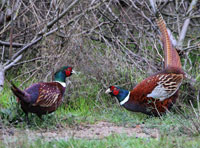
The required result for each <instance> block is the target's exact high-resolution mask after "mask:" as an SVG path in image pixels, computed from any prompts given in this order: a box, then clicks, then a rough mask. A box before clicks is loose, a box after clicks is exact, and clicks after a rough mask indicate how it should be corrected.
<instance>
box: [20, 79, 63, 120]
mask: <svg viewBox="0 0 200 148" xmlns="http://www.w3.org/2000/svg"><path fill="white" fill-rule="evenodd" d="M24 92H25V93H27V94H28V95H27V96H26V97H25V98H26V99H19V98H18V100H19V103H20V104H21V108H22V110H23V111H24V112H25V113H26V114H27V113H28V112H30V113H35V114H37V115H38V116H39V117H41V115H43V114H47V113H52V112H54V111H55V110H56V109H57V108H58V107H59V106H60V104H61V103H62V99H63V95H64V92H65V87H63V86H62V85H61V84H60V83H58V82H47V83H42V82H40V83H36V84H33V85H32V86H31V87H29V88H27V89H25V90H24Z"/></svg>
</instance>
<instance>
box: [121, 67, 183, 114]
mask: <svg viewBox="0 0 200 148" xmlns="http://www.w3.org/2000/svg"><path fill="white" fill-rule="evenodd" d="M165 75H169V76H170V75H179V77H178V78H179V79H180V81H181V80H182V79H183V77H184V72H183V71H181V70H177V69H176V68H167V69H165V70H163V71H161V72H159V73H156V74H154V75H152V76H150V77H148V78H146V79H144V80H143V81H142V82H140V83H139V84H138V85H136V87H135V88H134V89H133V90H132V91H131V92H130V98H129V101H128V102H126V103H125V104H124V105H123V106H124V107H125V108H126V109H127V110H130V111H134V112H143V113H145V114H148V115H154V116H159V115H162V114H163V113H166V111H167V110H170V109H171V107H172V106H173V104H174V103H176V99H177V98H178V90H177V91H176V92H175V93H174V94H173V95H172V96H171V97H169V98H167V99H165V100H163V101H160V100H159V98H157V99H155V98H151V97H147V95H148V94H150V93H151V92H152V91H153V89H154V88H155V87H156V86H157V82H159V78H160V77H161V76H165ZM166 78H167V77H166Z"/></svg>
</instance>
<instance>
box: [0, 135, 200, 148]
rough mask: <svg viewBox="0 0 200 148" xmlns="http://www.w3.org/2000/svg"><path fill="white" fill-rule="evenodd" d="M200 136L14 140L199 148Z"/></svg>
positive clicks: (20, 145)
mask: <svg viewBox="0 0 200 148" xmlns="http://www.w3.org/2000/svg"><path fill="white" fill-rule="evenodd" d="M199 138H200V137H196V138H194V139H190V138H188V137H184V136H183V137H177V138H174V137H170V136H169V137H162V138H160V139H159V140H157V139H152V138H146V139H145V138H135V137H127V136H126V135H124V134H120V135H111V136H108V137H106V138H103V139H91V140H89V139H75V138H71V139H68V140H59V141H57V140H51V141H45V140H43V139H36V140H34V141H32V140H30V139H28V138H27V137H23V138H22V139H18V141H17V142H16V146H15V147H16V148H33V147H37V148H55V147H56V148H63V147H65V148H68V147H69V148H73V147H74V148H94V147H97V148H133V147H136V148H159V147H162V148H172V147H176V148H188V147H189V148H199V146H200V141H199ZM0 147H2V148H3V147H13V144H11V143H8V144H7V145H5V144H3V143H1V142H0Z"/></svg>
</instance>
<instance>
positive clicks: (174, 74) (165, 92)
mask: <svg viewBox="0 0 200 148" xmlns="http://www.w3.org/2000/svg"><path fill="white" fill-rule="evenodd" d="M157 24H158V27H159V29H160V32H161V41H162V44H163V48H164V56H165V58H164V60H165V65H164V69H163V70H162V71H160V72H158V73H155V74H153V75H151V76H149V77H148V78H146V79H144V80H143V81H142V82H140V83H139V84H138V85H136V86H135V87H134V88H133V90H131V91H128V90H125V89H122V88H120V87H118V86H110V87H109V88H108V89H107V90H106V93H108V94H110V95H111V96H115V97H116V98H117V99H118V101H119V103H120V105H121V106H123V107H125V108H126V109H127V110H129V111H133V112H142V113H144V114H147V115H154V116H160V115H162V114H164V113H166V111H167V110H170V109H171V107H172V106H173V104H174V103H175V102H176V99H177V98H178V90H179V87H180V85H181V83H182V81H183V79H184V72H183V70H182V66H181V62H180V57H179V55H178V53H177V51H176V49H175V48H174V47H173V45H172V43H171V40H170V37H169V34H168V32H167V28H166V25H165V22H164V20H163V18H162V16H161V15H159V16H158V17H157Z"/></svg>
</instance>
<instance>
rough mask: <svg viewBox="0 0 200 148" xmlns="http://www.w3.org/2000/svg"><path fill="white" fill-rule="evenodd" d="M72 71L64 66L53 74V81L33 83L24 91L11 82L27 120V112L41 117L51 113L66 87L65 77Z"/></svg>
mask: <svg viewBox="0 0 200 148" xmlns="http://www.w3.org/2000/svg"><path fill="white" fill-rule="evenodd" d="M73 73H75V72H74V71H73V70H72V67H69V66H64V67H62V68H61V69H60V70H58V71H57V72H56V73H55V74H54V81H53V82H39V83H35V84H32V85H31V86H30V87H28V88H26V89H25V90H24V91H23V90H20V89H19V88H17V87H16V86H15V85H14V84H13V83H11V85H12V86H11V90H12V92H13V93H14V95H15V96H17V100H18V102H19V103H20V104H21V108H22V110H23V111H24V113H25V114H26V119H27V121H28V113H29V112H30V113H35V114H36V115H37V116H38V117H39V118H41V116H42V115H43V114H48V113H52V112H54V111H55V110H56V109H57V108H58V107H59V106H60V105H61V103H62V99H63V95H64V93H65V89H66V83H65V78H66V77H69V76H71V75H72V74H73Z"/></svg>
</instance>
